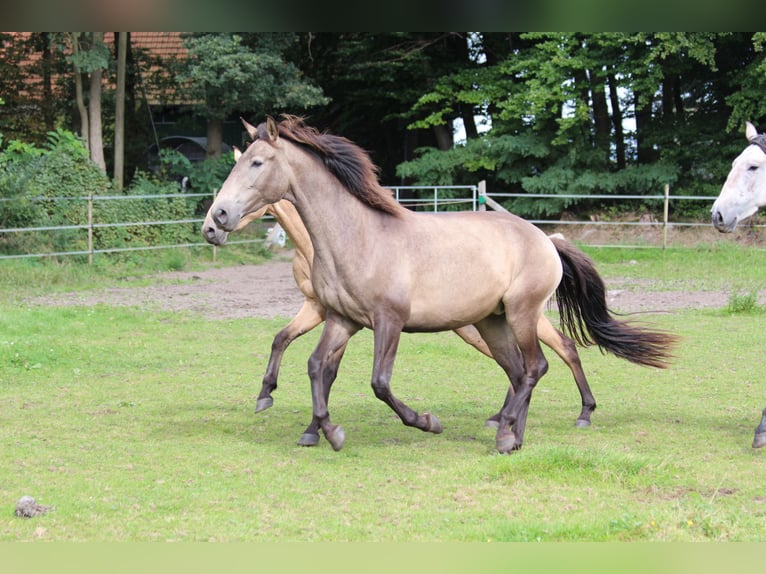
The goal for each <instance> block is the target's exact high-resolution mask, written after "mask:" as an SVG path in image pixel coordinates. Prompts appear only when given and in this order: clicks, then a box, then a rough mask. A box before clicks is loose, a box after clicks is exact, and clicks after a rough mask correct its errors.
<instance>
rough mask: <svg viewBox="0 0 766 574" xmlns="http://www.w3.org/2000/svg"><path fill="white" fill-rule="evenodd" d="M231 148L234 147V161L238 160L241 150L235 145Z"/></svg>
mask: <svg viewBox="0 0 766 574" xmlns="http://www.w3.org/2000/svg"><path fill="white" fill-rule="evenodd" d="M232 148H233V149H234V161H239V158H241V157H242V152H241V151H240V150H239V148H238V147H237V146H232Z"/></svg>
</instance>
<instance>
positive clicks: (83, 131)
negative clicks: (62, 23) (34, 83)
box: [72, 32, 90, 151]
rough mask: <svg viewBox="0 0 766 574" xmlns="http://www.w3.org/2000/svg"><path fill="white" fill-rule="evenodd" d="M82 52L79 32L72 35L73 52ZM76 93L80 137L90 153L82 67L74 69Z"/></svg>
mask: <svg viewBox="0 0 766 574" xmlns="http://www.w3.org/2000/svg"><path fill="white" fill-rule="evenodd" d="M79 51H80V45H79V39H78V37H77V32H74V33H72V52H73V53H74V54H75V55H76V54H77V53H78V52H79ZM74 92H75V100H76V102H77V111H78V112H79V114H80V137H82V139H83V140H84V141H85V148H86V149H88V150H89V151H90V126H89V125H88V108H86V107H85V98H84V96H83V89H82V73H81V72H80V67H79V66H77V65H76V64H75V67H74Z"/></svg>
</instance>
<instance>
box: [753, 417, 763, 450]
mask: <svg viewBox="0 0 766 574" xmlns="http://www.w3.org/2000/svg"><path fill="white" fill-rule="evenodd" d="M764 445H766V408H765V409H763V413H762V415H761V423H760V424H759V425H758V426H757V427H756V429H755V436H753V448H761V447H762V446H764Z"/></svg>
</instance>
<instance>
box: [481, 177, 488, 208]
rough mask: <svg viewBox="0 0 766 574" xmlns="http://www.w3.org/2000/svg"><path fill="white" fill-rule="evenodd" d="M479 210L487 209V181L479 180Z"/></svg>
mask: <svg viewBox="0 0 766 574" xmlns="http://www.w3.org/2000/svg"><path fill="white" fill-rule="evenodd" d="M479 211H487V181H486V180H484V179H482V180H481V181H480V182H479Z"/></svg>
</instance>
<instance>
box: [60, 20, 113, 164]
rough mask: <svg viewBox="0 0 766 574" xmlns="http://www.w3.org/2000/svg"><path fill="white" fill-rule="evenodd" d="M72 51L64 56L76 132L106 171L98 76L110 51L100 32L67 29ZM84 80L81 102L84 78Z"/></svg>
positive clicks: (108, 58)
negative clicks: (72, 88)
mask: <svg viewBox="0 0 766 574" xmlns="http://www.w3.org/2000/svg"><path fill="white" fill-rule="evenodd" d="M70 42H71V48H72V53H71V55H70V56H69V57H68V60H69V62H71V64H72V66H73V67H74V72H75V93H76V96H75V97H76V101H77V109H78V111H79V113H80V134H81V136H82V137H83V138H84V139H85V141H86V144H87V147H88V151H89V152H90V158H91V160H92V161H93V162H94V163H95V164H96V165H97V166H99V168H101V170H102V171H103V172H106V161H105V160H104V144H103V128H102V120H101V80H102V75H103V70H104V69H105V68H108V67H109V61H110V57H111V55H110V53H109V49H108V48H107V47H106V45H105V44H104V33H103V32H87V33H80V32H72V33H70ZM86 80H87V81H88V101H87V104H86V102H85V96H84V92H85V90H84V86H83V83H84V81H86Z"/></svg>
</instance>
